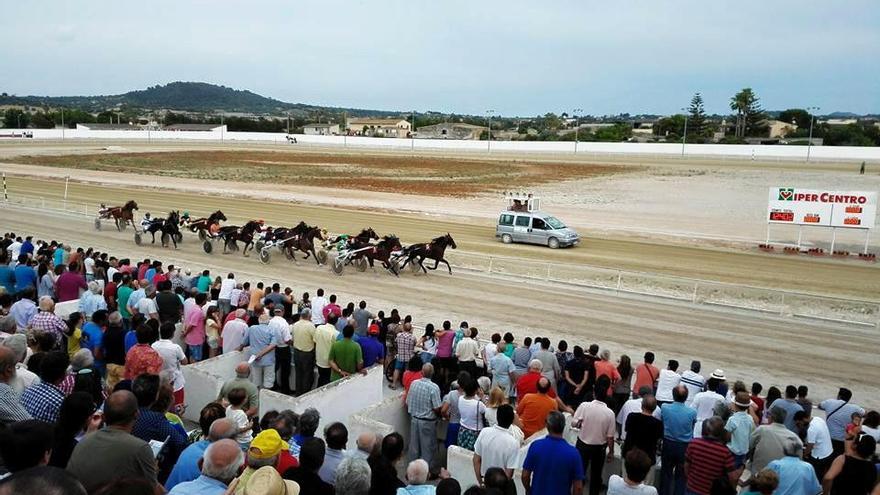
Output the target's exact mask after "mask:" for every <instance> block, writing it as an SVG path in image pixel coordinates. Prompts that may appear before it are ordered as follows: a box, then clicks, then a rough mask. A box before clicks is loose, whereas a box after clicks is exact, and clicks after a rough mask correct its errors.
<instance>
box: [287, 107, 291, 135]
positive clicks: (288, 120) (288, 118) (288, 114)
mask: <svg viewBox="0 0 880 495" xmlns="http://www.w3.org/2000/svg"><path fill="white" fill-rule="evenodd" d="M287 134H290V112H287Z"/></svg>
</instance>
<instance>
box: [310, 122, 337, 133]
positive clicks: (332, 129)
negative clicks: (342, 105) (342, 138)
mask: <svg viewBox="0 0 880 495" xmlns="http://www.w3.org/2000/svg"><path fill="white" fill-rule="evenodd" d="M303 134H305V135H306V136H336V135H338V134H339V124H320V123H318V124H306V125H304V126H303Z"/></svg>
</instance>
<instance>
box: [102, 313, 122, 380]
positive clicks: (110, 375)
mask: <svg viewBox="0 0 880 495" xmlns="http://www.w3.org/2000/svg"><path fill="white" fill-rule="evenodd" d="M103 344H104V345H103V350H102V354H103V355H104V362H105V365H106V367H107V388H109V389H110V390H113V387H115V386H116V384H117V383H119V382H120V381H121V380H123V379H124V378H125V329H123V328H122V315H121V314H120V313H119V311H114V312H112V313H110V315H109V316H108V317H107V330H106V331H105V332H104V340H103Z"/></svg>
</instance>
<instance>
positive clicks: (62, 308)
mask: <svg viewBox="0 0 880 495" xmlns="http://www.w3.org/2000/svg"><path fill="white" fill-rule="evenodd" d="M77 311H79V299H74V300H73V301H64V302H60V303H57V304H55V314H56V315H58V316H60V317H61V318H62V319H65V320H66V319H67V317H68V316H70V313H75V312H77Z"/></svg>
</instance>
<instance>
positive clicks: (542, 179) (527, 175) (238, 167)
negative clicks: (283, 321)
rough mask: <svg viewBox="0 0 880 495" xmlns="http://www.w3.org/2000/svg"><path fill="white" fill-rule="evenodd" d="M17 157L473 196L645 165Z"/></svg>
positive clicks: (268, 156)
mask: <svg viewBox="0 0 880 495" xmlns="http://www.w3.org/2000/svg"><path fill="white" fill-rule="evenodd" d="M8 161H14V162H15V163H23V164H32V165H46V166H56V167H69V168H82V169H91V170H102V171H109V172H126V173H138V174H152V175H162V176H170V177H181V178H194V179H217V180H237V181H246V182H260V183H275V184H299V185H309V186H319V187H329V188H343V189H359V190H370V191H382V192H405V193H408V194H423V195H430V196H459V197H461V196H472V195H475V194H479V193H486V192H490V193H491V192H499V191H505V190H522V189H524V188H528V187H533V186H537V185H541V184H547V183H551V182H558V181H564V180H572V179H582V178H588V177H597V176H603V175H612V174H619V173H625V172H631V171H636V170H639V169H640V167H638V166H620V165H594V164H578V163H558V162H541V161H530V160H503V161H499V160H480V159H462V158H450V159H444V158H437V157H424V156H419V157H414V156H375V155H373V156H370V155H364V156H352V155H334V154H325V155H320V156H316V155H310V154H302V153H283V152H271V151H185V152H177V153H173V154H172V153H161V152H159V153H103V154H85V155H67V156H50V155H42V156H18V157H15V158H11V159H8Z"/></svg>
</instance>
